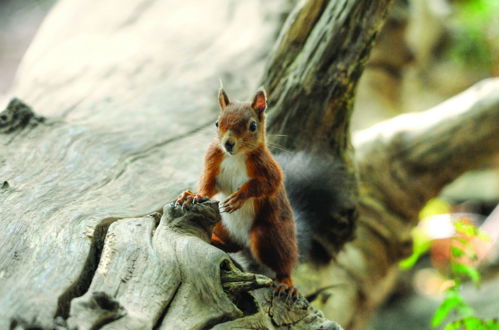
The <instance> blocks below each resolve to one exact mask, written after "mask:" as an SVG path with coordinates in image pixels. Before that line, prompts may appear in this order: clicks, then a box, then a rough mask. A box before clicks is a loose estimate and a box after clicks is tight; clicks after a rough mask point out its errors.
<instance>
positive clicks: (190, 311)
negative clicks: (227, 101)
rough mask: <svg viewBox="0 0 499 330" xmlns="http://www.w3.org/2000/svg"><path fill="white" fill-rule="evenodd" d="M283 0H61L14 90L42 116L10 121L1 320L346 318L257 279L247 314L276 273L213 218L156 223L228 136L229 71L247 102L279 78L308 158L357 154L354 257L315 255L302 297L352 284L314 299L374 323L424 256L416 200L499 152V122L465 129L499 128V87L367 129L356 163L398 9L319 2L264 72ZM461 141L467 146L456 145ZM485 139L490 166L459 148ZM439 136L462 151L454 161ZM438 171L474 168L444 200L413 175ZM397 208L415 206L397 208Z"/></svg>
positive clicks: (280, 321)
mask: <svg viewBox="0 0 499 330" xmlns="http://www.w3.org/2000/svg"><path fill="white" fill-rule="evenodd" d="M285 3H287V2H286V1H285V0H283V1H280V0H279V1H275V2H274V1H273V2H268V1H260V2H259V1H226V0H215V1H210V2H202V3H200V2H188V1H180V0H178V1H169V2H164V1H146V0H142V1H136V2H122V1H118V0H105V1H99V3H98V4H96V3H89V2H86V1H72V2H61V3H59V4H58V5H57V6H56V8H55V9H54V10H53V12H52V13H51V14H50V16H49V17H48V19H47V20H46V22H45V23H44V24H43V26H42V28H41V30H40V32H39V35H38V37H37V38H36V39H35V41H34V43H33V45H32V46H31V48H30V49H29V51H28V53H27V54H26V57H25V59H24V60H23V64H22V67H21V68H20V70H19V72H18V76H17V79H16V84H15V86H14V88H13V89H12V95H17V96H18V97H19V98H21V99H22V100H25V101H27V102H28V103H29V104H31V105H32V106H33V107H34V109H35V113H36V114H35V113H33V112H31V111H30V110H29V108H27V107H25V106H23V105H22V104H20V103H14V104H13V105H11V106H10V107H9V109H8V111H7V112H5V113H2V114H1V116H0V119H1V120H2V122H0V141H1V145H0V148H1V149H0V150H1V152H0V182H3V183H2V184H1V188H0V205H1V209H0V222H1V225H2V231H1V232H0V241H2V242H3V243H2V248H1V249H0V254H1V257H0V279H1V282H0V283H1V284H0V307H1V308H0V328H9V327H11V328H15V327H21V328H22V327H29V326H38V327H42V328H52V327H60V328H64V327H67V326H69V327H74V326H77V327H80V328H82V329H84V328H100V327H107V328H122V327H123V326H126V327H128V328H141V327H142V328H143V327H146V328H147V327H157V328H165V329H166V328H170V327H172V326H173V325H175V326H185V327H191V328H209V327H216V328H219V329H221V328H224V327H225V328H230V327H233V326H236V325H237V326H241V327H244V326H248V327H252V328H258V327H274V328H280V327H282V328H285V327H289V326H291V325H294V326H295V327H300V326H301V327H303V328H305V327H306V326H310V325H313V326H314V327H320V326H324V327H325V326H327V327H329V328H335V327H337V325H336V324H335V323H333V322H328V321H326V320H325V319H324V318H323V316H322V314H321V313H320V312H318V311H317V310H315V309H314V308H312V307H310V306H309V305H308V304H306V302H304V301H303V300H300V302H299V303H298V304H297V305H293V306H294V307H293V306H290V308H302V309H303V310H305V311H306V313H304V312H298V311H296V310H295V311H293V309H291V312H289V310H288V309H287V305H285V304H284V303H282V302H279V301H278V300H276V304H273V303H270V304H269V303H268V302H269V301H270V302H274V300H273V299H272V297H269V296H268V292H269V291H268V289H265V288H263V289H260V290H256V293H255V294H254V296H255V301H256V303H255V304H253V305H251V304H250V305H249V306H248V305H240V301H239V300H238V298H237V297H238V295H240V294H243V297H244V298H242V300H243V301H251V299H249V298H248V296H244V292H245V291H246V290H247V289H250V288H255V287H258V286H265V285H268V281H267V279H265V278H263V277H256V276H255V277H253V275H250V274H245V273H241V272H238V271H237V270H236V269H235V268H233V266H231V263H230V261H228V260H229V259H228V258H227V256H226V255H225V254H224V253H222V252H221V251H219V250H217V249H215V248H213V247H212V246H210V245H209V244H207V243H206V240H207V235H208V234H207V232H209V227H205V225H204V224H205V220H206V219H208V218H210V216H208V215H204V216H202V217H201V216H194V217H193V218H189V217H187V218H186V217H183V213H182V214H177V213H175V212H177V211H175V210H176V209H173V211H166V212H164V214H163V218H162V219H161V220H159V219H158V218H157V217H156V216H155V215H152V216H148V215H149V214H152V213H154V212H156V211H158V212H160V211H161V209H162V206H163V205H164V204H167V203H169V202H170V201H171V200H172V199H173V198H174V197H175V196H176V195H177V194H178V193H179V192H181V191H183V190H184V189H186V188H193V187H194V185H195V182H196V180H197V177H198V175H199V172H200V167H201V163H202V162H201V159H202V155H203V153H204V150H205V148H206V145H207V144H208V143H209V141H210V140H211V139H212V137H213V135H214V131H213V127H212V126H213V124H212V123H213V122H214V120H215V117H216V111H217V110H216V102H215V95H216V89H217V88H218V79H219V78H222V80H223V81H224V84H225V86H226V87H227V89H228V90H229V93H230V94H232V95H240V97H244V96H249V95H250V94H252V90H253V89H254V88H256V87H257V82H258V79H259V78H260V77H261V76H262V73H263V72H265V75H264V77H265V78H264V79H263V82H264V84H265V85H266V87H267V88H268V90H269V92H270V98H271V107H272V108H273V110H271V112H270V118H269V119H270V120H269V126H270V127H269V128H270V131H271V132H272V133H278V134H284V135H287V138H286V139H284V138H283V139H279V138H276V141H277V142H278V143H280V144H282V145H284V146H285V147H286V148H287V149H307V148H308V147H307V146H305V142H307V143H308V142H310V141H312V140H313V141H315V142H316V143H317V144H315V143H314V147H317V146H323V147H324V148H325V150H327V152H328V153H331V154H332V155H334V156H336V157H338V158H340V159H342V160H344V161H345V163H346V164H347V165H348V166H349V169H350V171H351V173H354V170H353V168H354V167H353V165H354V162H356V164H358V169H359V173H358V175H359V177H360V178H361V186H360V191H359V192H360V197H359V214H360V217H359V226H358V229H357V232H356V235H357V238H356V240H355V241H353V242H352V243H349V244H347V245H346V246H345V249H344V251H343V252H342V253H340V255H338V258H337V262H335V263H332V264H331V265H329V266H327V267H324V268H322V269H320V270H313V272H307V273H306V272H305V271H306V270H307V269H308V268H309V266H307V265H301V266H300V267H299V269H298V270H297V271H296V275H295V278H296V281H297V282H298V284H299V286H300V288H301V291H302V292H303V293H304V294H308V293H312V292H314V291H315V289H317V288H321V287H324V286H327V285H330V284H341V285H340V286H337V287H334V288H330V289H328V290H327V292H325V293H323V294H322V295H321V298H322V299H320V302H319V303H318V304H317V306H318V307H320V308H321V309H322V310H323V311H324V313H325V314H326V316H328V317H329V318H331V319H334V320H337V321H339V323H340V324H342V325H343V326H344V327H346V328H358V327H360V326H362V324H363V323H364V322H365V321H366V319H367V316H368V315H369V314H370V313H371V312H372V311H373V310H374V308H375V307H376V306H377V305H378V304H379V303H380V302H381V301H382V299H383V298H384V297H385V296H386V294H387V293H388V292H389V289H390V286H391V284H392V282H393V279H394V278H395V276H396V266H395V265H396V262H397V260H399V259H400V258H401V257H402V256H403V255H406V254H407V251H408V250H409V248H410V239H409V234H408V233H409V230H410V228H411V226H413V225H414V221H413V220H414V218H415V217H414V214H415V212H416V211H417V209H418V208H419V207H420V206H421V205H422V203H423V202H424V200H425V199H427V198H429V197H430V196H433V195H434V194H436V193H438V190H439V189H440V188H441V186H442V185H443V184H444V183H445V182H448V181H450V180H452V179H453V177H455V176H457V175H459V173H461V172H462V171H463V170H466V169H468V168H471V167H472V166H476V165H477V164H478V163H479V162H482V161H484V160H486V159H487V158H488V157H490V156H491V154H487V153H486V151H487V150H494V149H493V148H494V147H497V146H495V144H494V143H497V142H495V141H496V140H497V134H498V133H497V130H496V131H493V130H490V129H488V130H487V132H488V134H489V135H487V134H475V135H476V136H473V137H470V136H469V134H468V136H467V138H466V139H464V138H462V139H461V136H460V135H456V134H458V133H459V132H468V131H466V129H468V128H469V126H467V124H466V125H465V123H468V122H472V123H474V124H476V125H478V124H480V129H482V127H481V126H482V125H484V124H490V125H493V124H494V123H495V125H496V126H497V121H498V119H497V112H498V111H497V108H498V100H497V97H496V96H495V95H497V94H498V93H497V90H498V86H497V81H491V82H488V83H487V84H488V85H487V86H490V87H487V88H486V90H488V92H486V93H485V92H483V93H478V92H476V93H475V92H472V94H473V97H470V96H469V99H470V100H471V99H474V100H475V101H476V103H473V104H471V105H470V104H468V105H470V106H469V107H466V106H465V105H466V104H465V103H464V102H461V101H460V102H458V105H460V106H462V107H463V108H462V111H460V112H459V113H460V115H459V116H457V117H455V118H454V117H452V116H451V114H450V112H449V113H448V115H446V116H444V115H442V116H441V117H438V118H436V119H433V118H432V119H431V121H433V120H435V124H433V123H429V124H428V126H426V128H422V129H421V130H420V131H419V133H420V134H419V135H418V134H416V133H418V131H412V130H410V129H407V130H406V131H401V130H398V131H397V129H398V128H397V127H404V125H398V124H397V127H394V128H393V129H394V132H398V133H394V134H393V135H390V134H389V132H387V131H383V135H381V133H376V132H379V130H378V131H377V130H376V128H373V131H367V132H368V133H369V132H371V133H369V134H368V133H365V134H366V135H364V136H371V138H370V139H361V138H360V137H359V141H360V142H356V148H357V149H358V150H359V152H358V153H357V155H356V156H354V155H353V153H352V151H351V150H350V149H349V144H350V136H349V119H350V114H351V104H352V102H353V91H354V90H353V89H354V86H355V84H356V81H357V79H358V77H359V75H360V74H361V71H362V67H363V64H364V61H365V59H366V58H367V56H368V53H369V50H370V48H371V46H372V42H373V40H374V38H375V34H376V32H377V31H378V30H379V27H380V25H381V22H382V20H383V17H384V16H385V13H386V8H387V6H388V5H389V3H390V1H380V2H370V1H365V0H358V1H353V2H352V1H348V2H347V1H338V2H333V1H308V2H304V4H303V5H302V6H301V7H299V8H298V9H296V10H295V12H294V13H293V14H292V16H291V18H290V19H289V21H288V23H286V25H285V28H284V31H285V32H283V33H282V34H281V36H280V38H279V41H278V43H277V46H276V47H275V48H274V51H273V53H272V54H273V55H272V57H271V59H270V62H269V63H268V64H267V69H266V70H264V63H263V61H262V58H264V57H265V56H266V54H267V53H268V52H269V51H270V50H269V47H268V46H269V45H271V44H272V40H273V38H274V36H275V34H276V33H277V29H278V27H279V26H280V17H281V15H282V11H281V9H280V6H283V5H285ZM262 6H263V7H262ZM81 13H91V15H82V14H81ZM151 22H154V25H152V24H151ZM357 22H358V24H357ZM187 27H188V28H187ZM345 38H346V39H345ZM348 39H350V41H351V42H350V43H349V42H348ZM302 56H303V57H302ZM317 77H320V78H321V79H317ZM494 93H495V95H494ZM468 95H469V94H468ZM466 99H467V100H468V97H467V98H466ZM487 100H488V101H487ZM452 107H454V106H452ZM465 107H466V108H467V109H464V108H465ZM16 109H17V110H16ZM287 109H290V110H289V111H287ZM483 109H487V110H483ZM300 111H301V112H300ZM494 111H495V113H496V114H494V113H493V112H494ZM444 112H445V111H444ZM431 113H432V114H435V113H440V112H439V111H433V112H431ZM2 116H5V117H2ZM422 116H424V115H422ZM475 116H478V117H475ZM427 117H428V116H427ZM439 118H440V120H438V119H439ZM468 118H473V119H475V118H476V120H473V121H471V120H468ZM485 119H486V120H487V123H483V122H481V120H485ZM463 120H465V121H463ZM428 121H430V119H428ZM300 122H301V123H303V125H297V124H298V123H300ZM314 124H315V125H317V126H314ZM408 125H410V124H408ZM431 125H435V126H431ZM391 127H393V126H390V128H391ZM474 127H476V126H474ZM487 127H488V126H487ZM491 127H493V126H491ZM304 128H306V129H316V133H317V134H318V136H319V138H318V139H317V140H315V139H310V135H308V134H310V133H309V132H307V130H306V129H304ZM440 128H441V129H440ZM461 128H465V130H464V131H463V130H461ZM476 131H477V130H476V129H475V130H474V133H476ZM425 134H426V135H425ZM382 136H384V137H383V138H382ZM386 136H388V137H389V138H386V139H385V137H386ZM456 137H459V139H458V138H456ZM468 138H469V139H468ZM494 138H495V140H494ZM300 139H302V140H300ZM411 139H412V140H411ZM432 139H433V140H432ZM454 140H457V141H460V142H462V141H464V140H466V141H469V144H466V143H467V142H466V143H464V142H462V143H447V142H448V141H454ZM370 141H373V142H370ZM379 141H382V142H383V143H380V142H379ZM433 141H436V142H433ZM457 141H456V142H457ZM432 143H436V144H435V145H433V147H431V146H432ZM463 145H466V147H463ZM483 145H487V146H488V147H487V148H484V149H485V151H483V152H481V153H479V157H477V158H478V160H477V162H475V161H473V162H469V163H467V162H463V161H462V160H460V159H458V157H457V155H459V157H466V156H468V157H470V154H471V153H472V152H474V151H473V147H475V148H477V147H478V146H480V147H482V146H483ZM399 147H404V148H405V149H404V148H400V149H397V148H399ZM437 147H441V148H443V150H442V151H444V150H445V152H444V153H443V154H442V157H440V156H438V155H437V154H438V153H436V152H434V151H435V150H436V149H435V148H437ZM392 148H393V149H392ZM407 148H409V149H407ZM432 148H433V149H432ZM496 150H497V149H496ZM395 151H396V152H395ZM409 151H414V153H411V152H409ZM443 155H451V156H452V157H453V155H456V157H455V158H452V157H451V159H455V162H450V163H449V164H448V165H447V164H446V162H445V157H443ZM399 156H400V161H399V162H398V163H397V166H396V167H393V168H394V169H396V172H394V173H392V172H390V169H391V168H392V164H393V163H394V160H395V158H397V157H399ZM397 159H398V158H397ZM387 164H389V165H390V167H389V168H387V167H386V166H387ZM418 164H421V166H419V165H418ZM435 164H439V165H440V164H442V166H452V164H454V165H458V166H457V167H458V169H457V170H456V169H454V168H453V167H449V170H447V171H445V175H446V176H445V178H441V179H440V180H438V181H437V182H436V183H435V184H431V190H432V191H430V192H428V193H426V192H423V190H424V186H423V185H420V184H419V182H416V181H417V180H418V179H420V180H423V181H424V182H425V183H426V182H428V180H429V179H428V177H429V175H428V173H430V171H431V166H433V165H435ZM372 173H380V178H378V177H376V176H372V175H371V174H372ZM400 177H402V179H401V178H400ZM390 189H394V190H393V192H389V191H388V190H390ZM349 193H351V192H349ZM412 194H414V195H416V200H415V201H414V204H411V195H412ZM396 198H397V199H396ZM398 201H402V202H403V203H404V205H405V206H407V207H408V209H407V210H405V209H404V210H402V211H401V210H399V209H401V208H399V207H398V205H397V202H398ZM204 207H206V208H207V210H209V205H206V206H204ZM167 210H169V209H168V208H167ZM179 212H180V211H179ZM189 214H191V215H192V214H194V215H195V214H196V212H195V210H194V211H192V210H191V213H189ZM177 216H178V217H177ZM212 216H213V217H214V218H216V215H212ZM177 218H182V219H184V220H185V221H187V222H188V225H187V226H183V225H180V223H183V222H182V221H180V220H179V221H178V222H176V220H175V219H177ZM201 218H202V220H201ZM189 219H190V220H189ZM191 220H192V221H193V222H194V223H191V222H190V221H191ZM174 223H178V224H179V225H178V226H174V225H172V224H174ZM209 224H212V221H209ZM179 228H183V229H179ZM331 239H334V237H331ZM401 247H402V249H401ZM193 266H194V267H193ZM234 279H235V280H234ZM373 283H375V285H374V284H373ZM207 292H209V294H207ZM241 292H243V293H241ZM331 293H332V294H333V295H332V296H331V298H329V299H327V298H326V297H327V296H328V295H329V294H331ZM238 304H239V305H238ZM255 306H256V307H255ZM181 315H186V316H187V315H188V316H190V317H192V316H193V315H194V317H192V318H189V317H186V319H185V320H182V318H181V317H180V316H181ZM181 322H187V323H181ZM188 322H190V323H188ZM227 322H232V323H227ZM300 322H301V323H300ZM224 323H225V324H224Z"/></svg>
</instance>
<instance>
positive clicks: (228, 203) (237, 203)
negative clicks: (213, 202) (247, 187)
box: [222, 193, 244, 213]
mask: <svg viewBox="0 0 499 330" xmlns="http://www.w3.org/2000/svg"><path fill="white" fill-rule="evenodd" d="M243 202H244V201H243V200H242V198H241V197H240V195H239V194H237V193H234V194H232V195H230V196H229V198H227V199H226V200H225V202H224V203H223V205H222V209H223V211H225V212H227V213H232V212H234V211H236V210H238V209H240V208H241V206H243Z"/></svg>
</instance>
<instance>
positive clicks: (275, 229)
mask: <svg viewBox="0 0 499 330" xmlns="http://www.w3.org/2000/svg"><path fill="white" fill-rule="evenodd" d="M219 103H220V107H221V109H222V111H221V114H220V116H219V121H218V139H217V140H216V141H215V142H214V143H212V144H210V146H209V148H208V151H207V154H206V156H205V160H204V170H203V174H202V176H201V180H200V182H199V190H198V195H194V194H193V193H191V192H185V193H184V194H183V195H181V196H180V198H179V202H180V203H183V202H184V200H188V199H189V197H190V198H191V199H192V198H194V199H197V200H199V199H200V198H202V197H209V198H212V197H213V196H214V195H215V194H216V193H217V192H218V191H217V176H218V175H219V173H220V167H221V163H222V161H223V160H224V157H232V156H227V155H226V152H224V151H223V149H222V148H223V147H222V146H221V145H223V143H224V141H226V140H227V139H231V141H232V140H233V141H235V142H236V145H237V148H238V149H237V152H239V153H244V154H245V155H246V170H247V176H248V178H249V179H248V181H247V182H245V183H244V184H243V185H242V186H241V187H240V188H239V189H238V190H237V191H236V192H234V193H233V194H232V195H231V196H229V198H228V199H227V200H226V201H225V202H224V207H225V208H226V210H228V211H229V212H232V211H234V210H237V209H238V208H240V207H241V206H242V205H243V204H244V202H245V201H247V200H248V199H249V198H253V201H252V202H253V206H254V210H255V218H254V221H253V225H252V226H251V229H250V232H249V236H248V237H249V242H248V245H249V247H250V249H251V252H252V254H253V256H254V257H255V258H256V260H258V261H259V262H261V263H262V264H264V265H266V266H268V267H269V268H271V269H272V270H273V271H274V272H275V273H276V279H277V281H279V282H280V283H282V284H283V285H284V286H285V287H288V288H290V289H291V292H292V293H293V294H294V293H295V292H296V289H295V288H294V287H293V283H292V281H291V272H292V269H293V267H294V265H295V264H296V262H297V260H298V249H297V245H296V233H295V231H296V229H295V222H294V219H293V213H292V211H291V206H290V204H289V201H288V198H287V195H286V191H285V188H284V184H283V173H282V170H281V168H280V166H279V164H278V163H277V162H276V161H275V160H274V158H273V157H272V154H271V153H270V151H269V150H268V148H267V146H266V140H265V126H264V125H265V115H264V110H265V107H266V97H265V93H264V92H263V91H262V92H258V93H257V95H256V96H255V99H254V100H253V102H252V103H251V104H250V103H236V104H231V103H230V101H229V99H228V97H227V96H226V94H225V92H223V91H221V92H220V95H219ZM253 120H254V121H256V122H257V123H258V127H259V128H261V129H258V130H257V131H256V132H251V131H250V130H249V129H248V125H249V123H250V122H251V121H253ZM228 132H229V133H230V135H229V136H228V135H227V133H228ZM224 139H225V140H224ZM212 243H213V244H214V245H215V246H217V247H219V248H221V249H223V250H225V251H227V252H236V251H239V250H241V249H242V248H243V247H242V246H241V245H240V244H238V243H236V242H234V241H233V240H232V239H231V233H230V232H229V231H228V230H227V229H226V228H225V227H224V225H223V223H218V224H217V225H216V226H215V229H214V231H213V235H212Z"/></svg>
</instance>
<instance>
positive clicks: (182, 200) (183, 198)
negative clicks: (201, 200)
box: [175, 190, 194, 208]
mask: <svg viewBox="0 0 499 330" xmlns="http://www.w3.org/2000/svg"><path fill="white" fill-rule="evenodd" d="M193 197H194V193H193V192H192V191H190V190H186V191H184V192H183V193H181V194H180V195H179V196H178V197H177V201H176V202H175V206H182V208H183V207H184V206H188V205H189V204H190V203H191V202H192V199H193Z"/></svg>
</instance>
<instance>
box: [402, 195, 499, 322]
mask: <svg viewBox="0 0 499 330" xmlns="http://www.w3.org/2000/svg"><path fill="white" fill-rule="evenodd" d="M450 212H451V207H450V205H449V204H448V203H447V202H446V201H444V200H442V199H432V200H430V201H429V202H428V203H427V204H426V206H425V207H424V208H423V209H422V210H421V212H420V215H419V218H420V220H424V219H428V218H429V217H432V216H437V215H440V214H449V213H450ZM453 226H454V229H455V234H454V236H453V237H452V238H451V245H450V259H449V270H448V271H449V273H448V277H449V280H451V281H452V283H453V285H451V286H450V287H449V288H448V289H447V290H446V291H445V295H444V299H443V300H442V302H441V304H440V306H439V307H438V308H437V309H436V310H435V312H434V314H433V318H432V322H431V323H432V326H433V327H440V326H442V325H443V324H444V322H445V321H446V320H447V319H448V318H449V317H451V316H452V320H451V321H449V322H447V324H445V326H444V327H443V329H444V330H460V329H466V330H499V321H498V320H497V319H491V320H484V319H481V318H479V317H477V316H476V314H475V311H474V309H473V308H472V307H471V306H470V305H468V303H466V301H465V300H464V299H463V297H462V296H461V286H462V283H464V282H466V281H471V282H472V283H473V284H474V285H476V286H478V285H479V284H480V272H479V271H478V269H477V268H476V266H475V265H476V263H475V262H476V261H477V260H478V257H477V254H476V251H475V248H474V246H473V244H472V242H473V240H474V239H477V238H478V239H482V240H488V239H489V238H488V237H487V236H486V235H484V234H483V233H482V232H480V231H479V230H478V228H477V227H476V226H475V225H474V224H472V223H469V221H467V220H466V218H461V219H458V220H457V221H455V222H454V223H453ZM413 239H414V249H413V254H412V255H411V256H410V257H409V258H407V259H405V260H403V261H402V262H400V267H401V268H403V269H408V268H411V267H412V266H414V264H415V263H416V262H417V261H418V259H419V258H420V257H421V256H423V255H424V254H425V253H426V252H427V251H428V250H429V249H430V248H431V246H432V240H431V238H430V237H429V236H428V235H427V234H426V233H424V232H423V230H422V229H421V228H419V227H416V229H415V230H414V232H413Z"/></svg>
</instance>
